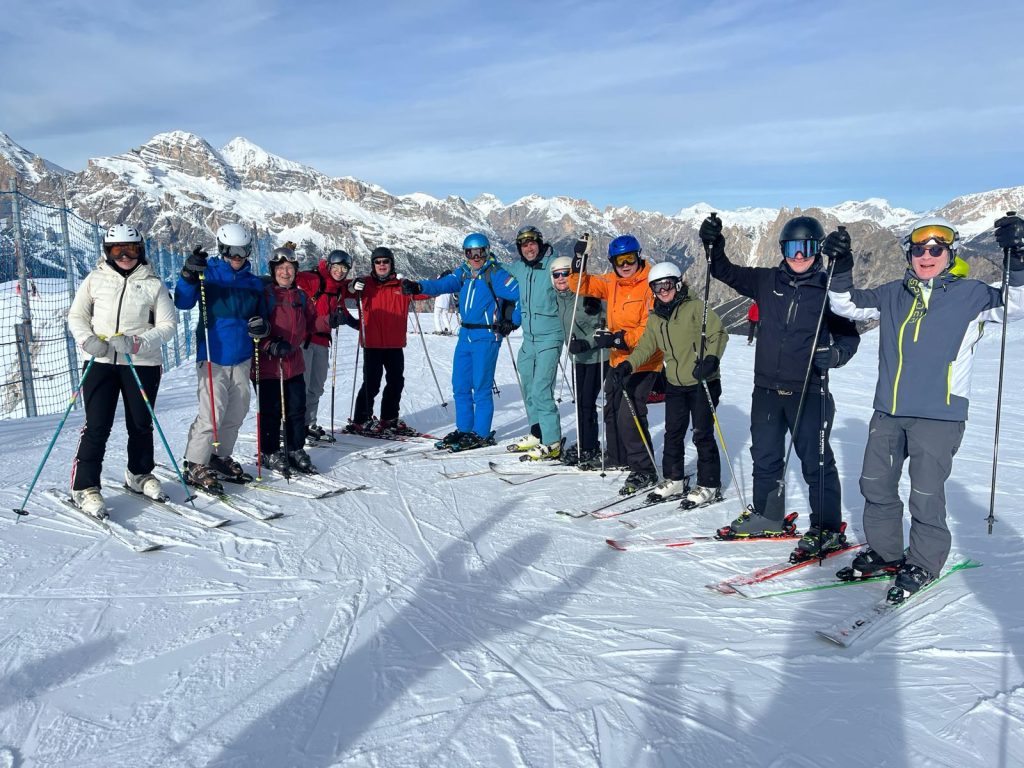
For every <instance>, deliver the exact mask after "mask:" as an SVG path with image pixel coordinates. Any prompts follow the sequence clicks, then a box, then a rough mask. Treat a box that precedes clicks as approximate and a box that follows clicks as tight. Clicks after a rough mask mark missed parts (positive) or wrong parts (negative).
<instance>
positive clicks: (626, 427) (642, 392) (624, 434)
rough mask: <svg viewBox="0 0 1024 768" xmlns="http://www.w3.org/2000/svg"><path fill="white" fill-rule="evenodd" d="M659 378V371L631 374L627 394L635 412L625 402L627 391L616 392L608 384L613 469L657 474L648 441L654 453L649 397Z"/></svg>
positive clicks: (608, 435)
mask: <svg viewBox="0 0 1024 768" xmlns="http://www.w3.org/2000/svg"><path fill="white" fill-rule="evenodd" d="M657 375H658V372H657V371H641V372H639V373H633V374H630V376H629V378H628V379H626V392H628V393H629V399H630V401H631V402H632V403H633V410H630V407H629V404H628V403H626V402H625V398H624V397H623V391H622V390H621V389H616V390H615V391H614V392H613V391H612V390H611V387H609V386H608V381H607V379H606V380H605V387H604V394H605V398H606V399H607V400H606V404H605V407H604V428H605V435H606V439H607V441H608V448H607V451H608V464H610V465H611V466H613V467H622V466H628V467H629V468H630V470H632V471H633V472H645V473H649V474H652V475H653V474H656V472H655V468H654V463H653V462H652V461H651V457H650V455H649V454H648V453H647V448H646V447H645V446H644V441H645V440H646V441H647V445H649V446H652V450H653V444H652V443H651V430H650V429H649V428H648V426H647V396H648V395H649V394H650V393H651V387H652V386H654V379H655V378H656V377H657ZM634 410H635V411H636V419H635V420H634V418H633V411H634ZM637 421H639V422H640V429H641V430H643V438H641V436H640V432H639V431H638V430H637V427H636V423H637Z"/></svg>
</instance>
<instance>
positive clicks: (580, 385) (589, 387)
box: [575, 362, 607, 453]
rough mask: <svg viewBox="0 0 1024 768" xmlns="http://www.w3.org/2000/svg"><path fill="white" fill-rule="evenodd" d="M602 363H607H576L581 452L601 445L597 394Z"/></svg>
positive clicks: (594, 449)
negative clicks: (598, 428) (598, 429)
mask: <svg viewBox="0 0 1024 768" xmlns="http://www.w3.org/2000/svg"><path fill="white" fill-rule="evenodd" d="M602 365H604V366H606V365H607V363H600V362H599V363H575V372H576V408H577V411H578V414H579V425H578V430H579V437H578V440H579V451H580V453H583V452H585V451H596V450H597V449H598V448H600V447H601V444H600V442H599V441H598V434H597V396H598V394H599V393H600V392H601V366H602Z"/></svg>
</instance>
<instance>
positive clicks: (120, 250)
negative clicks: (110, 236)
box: [110, 243, 142, 261]
mask: <svg viewBox="0 0 1024 768" xmlns="http://www.w3.org/2000/svg"><path fill="white" fill-rule="evenodd" d="M141 255H142V247H141V246H140V245H138V244H136V243H128V244H126V245H112V246H110V258H112V259H114V260H115V261H118V260H120V259H137V258H139V256H141Z"/></svg>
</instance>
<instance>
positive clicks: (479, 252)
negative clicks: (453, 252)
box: [466, 248, 487, 259]
mask: <svg viewBox="0 0 1024 768" xmlns="http://www.w3.org/2000/svg"><path fill="white" fill-rule="evenodd" d="M466 258H467V259H486V258H487V249H486V248H467V249H466Z"/></svg>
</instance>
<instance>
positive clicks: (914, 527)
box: [860, 411, 965, 576]
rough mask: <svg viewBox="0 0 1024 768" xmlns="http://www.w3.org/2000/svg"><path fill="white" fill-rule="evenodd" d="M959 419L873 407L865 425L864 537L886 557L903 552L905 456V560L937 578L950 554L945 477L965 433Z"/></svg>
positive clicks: (947, 475) (862, 491)
mask: <svg viewBox="0 0 1024 768" xmlns="http://www.w3.org/2000/svg"><path fill="white" fill-rule="evenodd" d="M964 426H965V424H964V422H962V421H939V420H938V419H914V418H902V417H898V416H890V415H888V414H886V413H882V412H881V411H875V415H874V416H872V417H871V425H870V427H869V428H868V442H867V446H866V448H865V449H864V467H863V469H862V470H861V475H860V492H861V493H862V494H864V536H865V537H866V538H867V542H868V546H870V547H871V548H872V549H873V550H875V552H877V553H878V554H879V555H881V556H882V557H883V558H884V559H886V560H898V559H899V558H900V557H902V556H903V502H902V501H901V500H900V493H899V484H900V476H901V475H902V474H903V464H904V462H905V461H906V460H907V459H908V458H909V459H910V473H909V474H910V504H909V506H910V552H909V553H908V554H907V562H908V563H913V564H914V565H918V566H920V567H921V568H924V569H925V570H926V571H928V573H930V574H932V575H933V576H937V575H938V574H939V571H941V570H942V566H943V565H945V563H946V558H947V557H949V548H950V543H951V537H950V534H949V528H948V527H947V526H946V480H947V479H948V478H949V473H950V472H951V471H952V469H953V457H954V456H955V455H956V452H957V450H959V448H960V441H961V440H963V436H964Z"/></svg>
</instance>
